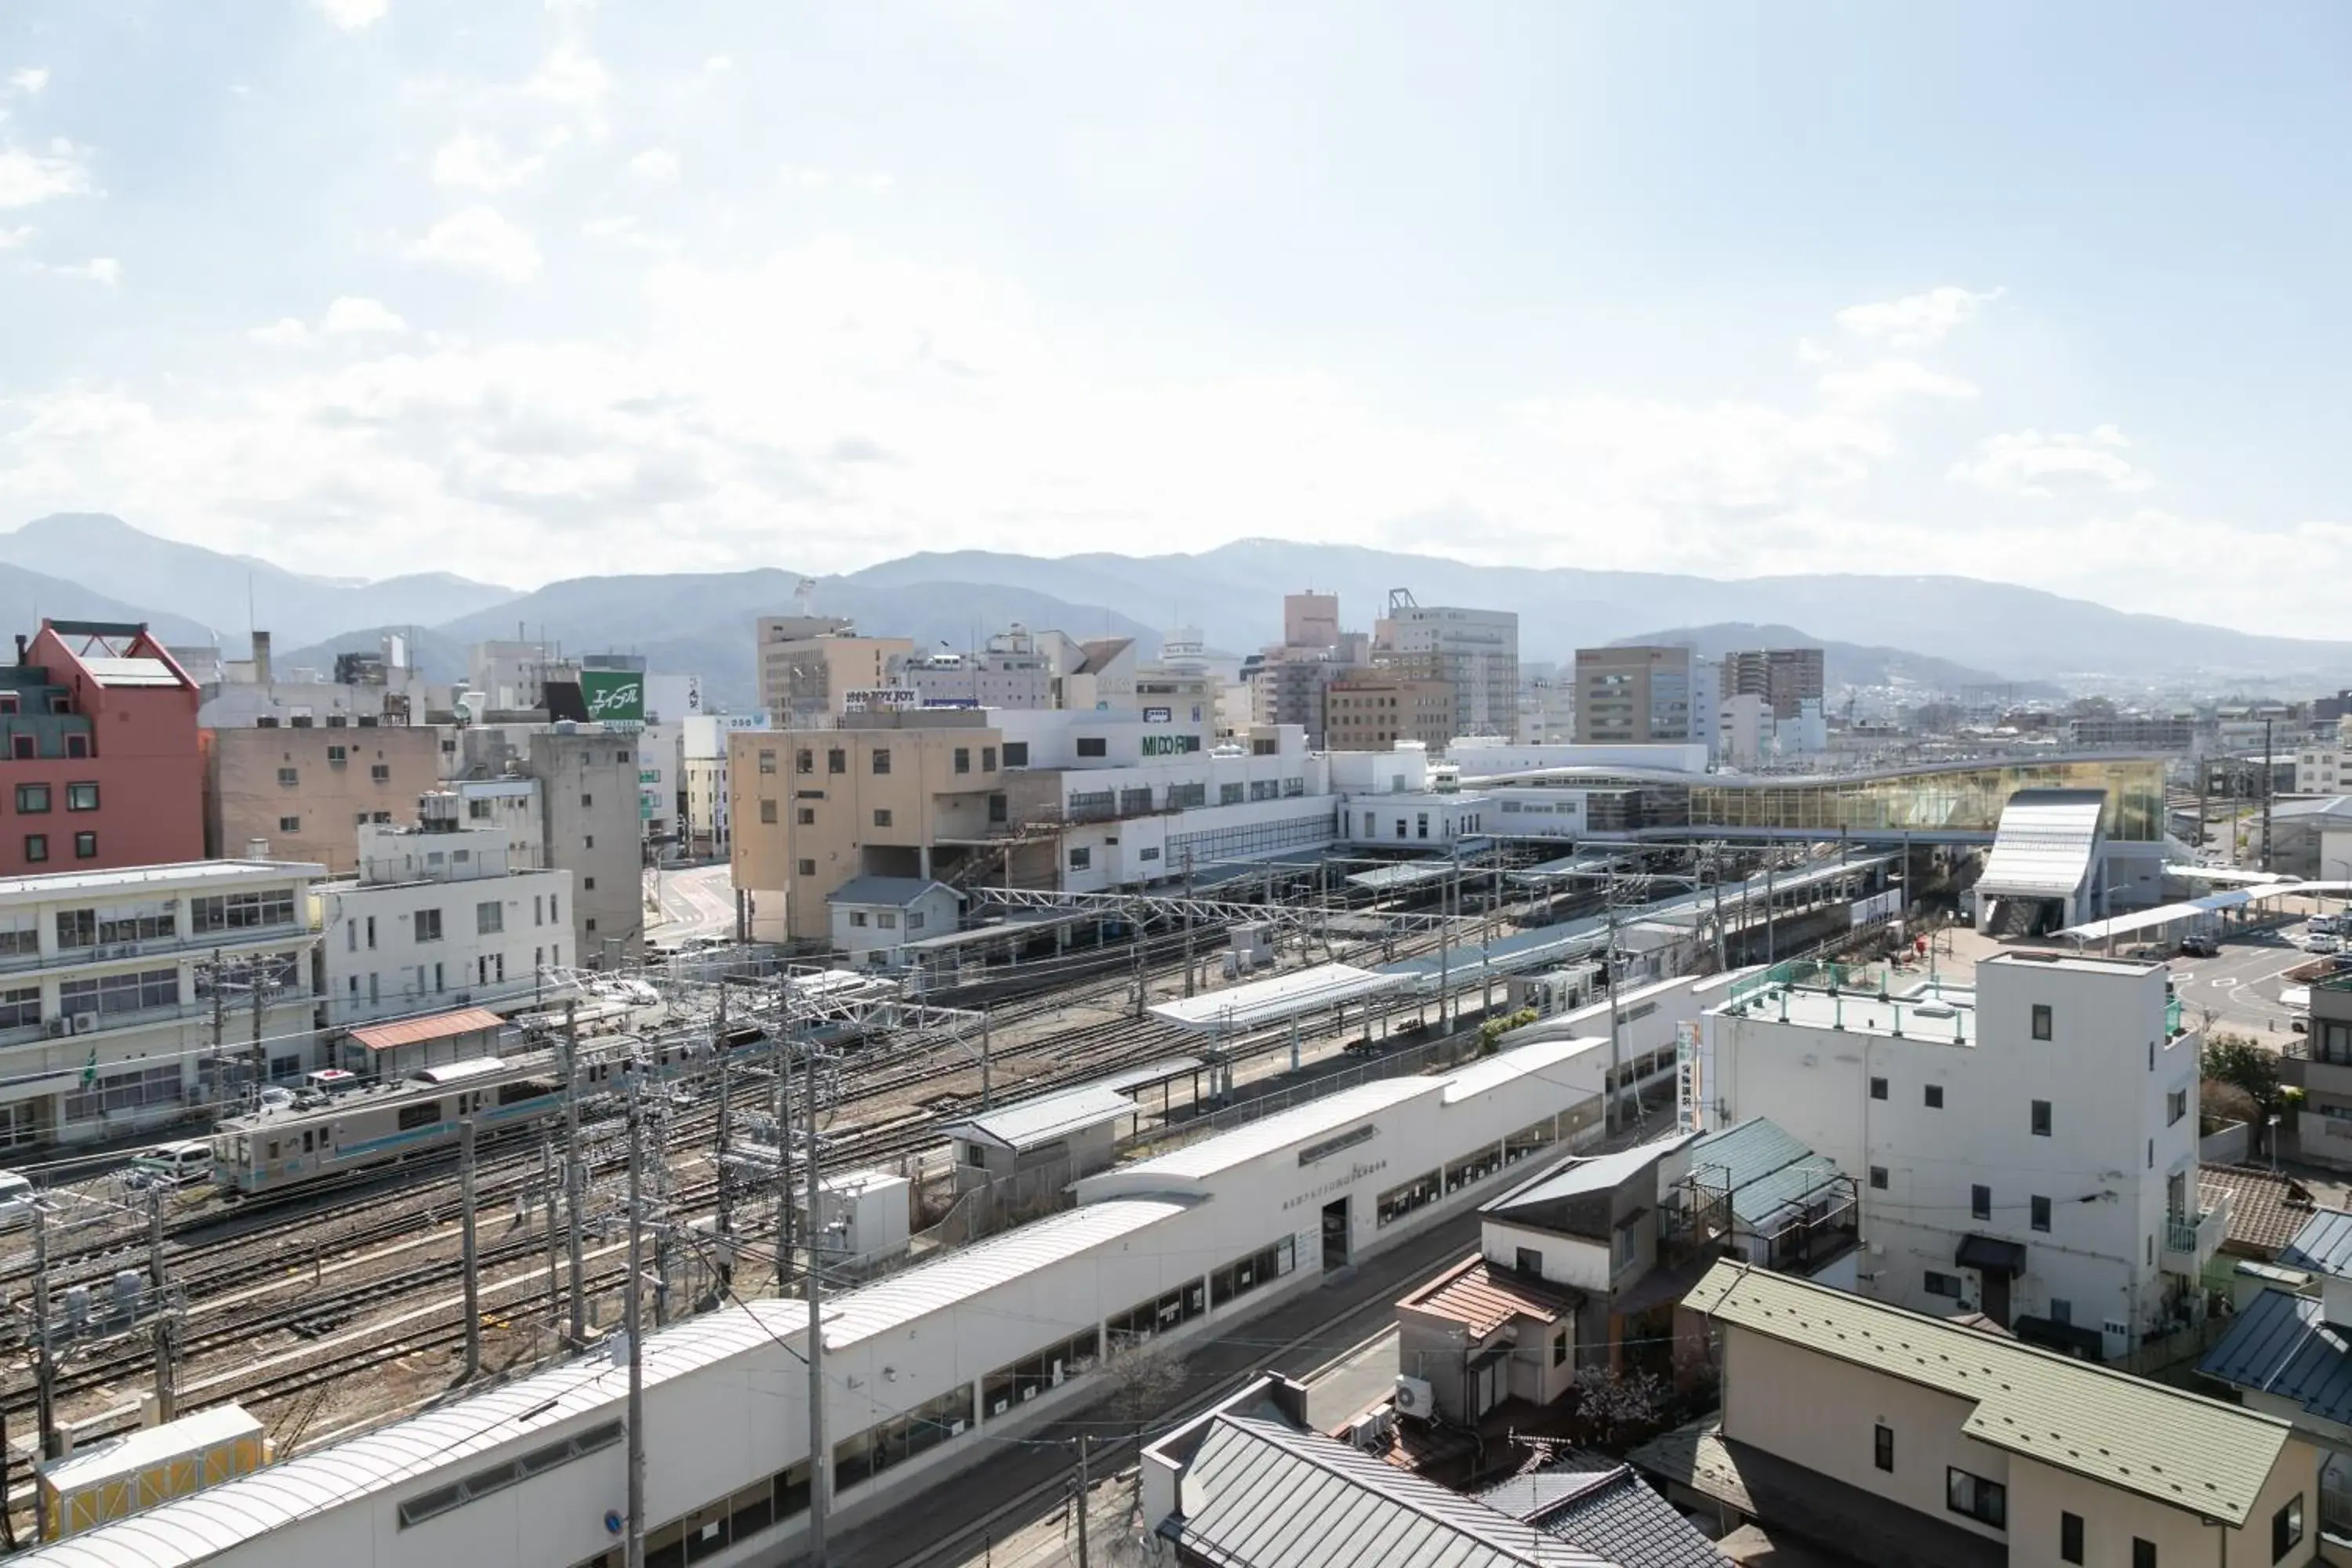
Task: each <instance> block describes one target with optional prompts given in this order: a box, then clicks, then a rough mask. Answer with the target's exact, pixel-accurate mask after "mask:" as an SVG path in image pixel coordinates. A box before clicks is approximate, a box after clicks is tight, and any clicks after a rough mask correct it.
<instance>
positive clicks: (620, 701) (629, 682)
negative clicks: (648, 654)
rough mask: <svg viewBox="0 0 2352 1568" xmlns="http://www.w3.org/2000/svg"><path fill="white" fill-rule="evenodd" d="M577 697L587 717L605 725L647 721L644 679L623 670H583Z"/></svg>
mask: <svg viewBox="0 0 2352 1568" xmlns="http://www.w3.org/2000/svg"><path fill="white" fill-rule="evenodd" d="M580 697H581V700H582V701H583V702H584V703H585V704H587V708H588V717H589V718H591V719H593V720H595V721H600V722H603V723H607V724H642V723H644V722H645V721H646V678H645V677H644V676H642V675H638V674H635V673H634V672H633V671H630V670H625V669H583V670H582V671H581V672H580Z"/></svg>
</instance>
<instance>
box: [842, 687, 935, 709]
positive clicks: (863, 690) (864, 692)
mask: <svg viewBox="0 0 2352 1568" xmlns="http://www.w3.org/2000/svg"><path fill="white" fill-rule="evenodd" d="M922 700H923V694H922V693H921V692H919V691H918V690H916V689H914V688H913V687H911V686H865V687H859V688H858V689H856V690H853V691H845V692H844V693H842V700H841V710H842V711H843V712H845V713H887V712H892V711H895V710H898V709H902V708H917V707H920V706H921V705H922Z"/></svg>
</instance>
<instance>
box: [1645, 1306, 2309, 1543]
mask: <svg viewBox="0 0 2352 1568" xmlns="http://www.w3.org/2000/svg"><path fill="white" fill-rule="evenodd" d="M1683 1304H1684V1305H1685V1306H1686V1307H1688V1308H1690V1309H1691V1310H1694V1311H1697V1312H1702V1313H1705V1314H1706V1315H1707V1316H1709V1317H1711V1318H1714V1319H1716V1320H1717V1321H1722V1322H1727V1323H1731V1324H1734V1325H1736V1326H1738V1328H1741V1329H1743V1330H1746V1331H1749V1332H1752V1333H1758V1334H1762V1335H1765V1336H1768V1337H1769V1338H1772V1339H1776V1340H1780V1341H1782V1342H1787V1343H1790V1344H1793V1345H1795V1346H1797V1347H1799V1348H1800V1349H1801V1350H1804V1351H1806V1352H1810V1353H1811V1354H1814V1355H1821V1356H1827V1357H1830V1358H1831V1359H1832V1360H1836V1361H1841V1362H1844V1363H1848V1364H1850V1365H1853V1366H1859V1367H1864V1368H1866V1369H1869V1370H1871V1371H1874V1372H1878V1373H1883V1374H1885V1375H1886V1376H1889V1377H1894V1378H1898V1379H1901V1380H1902V1381H1904V1382H1906V1383H1912V1384H1919V1385H1921V1386H1923V1387H1927V1388H1932V1389H1935V1390H1937V1392H1939V1393H1943V1394H1949V1395H1952V1396H1953V1397H1955V1398H1958V1399H1965V1400H1968V1401H1969V1402H1971V1403H1972V1404H1973V1405H1974V1406H1975V1408H1974V1409H1973V1411H1972V1412H1971V1413H1970V1415H1969V1418H1968V1420H1967V1421H1966V1422H1964V1423H1963V1424H1962V1426H1961V1431H1962V1432H1963V1433H1964V1434H1965V1435H1966V1436H1969V1437H1972V1438H1974V1439H1975V1440H1976V1441H1978V1442H1979V1443H1984V1444H1987V1445H1989V1446H1990V1447H1996V1448H2000V1449H2002V1450H2004V1451H2006V1452H2008V1453H2011V1454H2014V1455H2017V1456H2019V1457H2021V1458H2028V1459H2032V1460H2033V1461H2035V1462H2037V1463H2040V1464H2043V1465H2048V1466H2051V1467H2053V1468H2057V1469H2062V1470H2067V1471H2070V1472H2072V1473H2074V1474H2076V1475H2080V1476H2083V1477H2084V1478H2086V1479H2091V1480H2095V1481H2097V1482H2100V1483H2101V1484H2103V1485H2106V1486H2111V1487H2115V1488H2117V1489H2121V1490H2125V1491H2129V1492H2134V1493H2137V1494H2138V1495H2139V1496H2142V1497H2147V1498H2151V1499H2153V1500H2156V1501H2158V1502H2161V1503H2165V1504H2168V1506H2171V1507H2174V1508H2179V1509H2185V1510H2189V1511H2191V1512H2193V1513H2196V1514H2199V1515H2201V1516H2205V1517H2209V1518H2214V1519H2220V1520H2222V1521H2226V1522H2228V1523H2231V1524H2234V1525H2242V1524H2244V1523H2245V1522H2246V1521H2247V1520H2248V1519H2249V1518H2250V1517H2251V1516H2252V1512H2253V1509H2254V1505H2255V1502H2256V1500H2258V1499H2259V1498H2260V1497H2261V1495H2262V1491H2263V1486H2264V1485H2265V1484H2266V1483H2267V1482H2268V1481H2269V1479H2270V1475H2271V1470H2272V1468H2273V1466H2275V1465H2276V1463H2277V1461H2278V1457H2279V1453H2280V1450H2281V1449H2282V1448H2284V1446H2285V1444H2286V1440H2287V1437H2288V1436H2289V1435H2290V1433H2291V1431H2292V1428H2290V1427H2289V1426H2287V1424H2286V1423H2285V1422H2284V1421H2280V1420H2276V1419H2274V1418H2273V1417H2271V1416H2267V1415H2257V1414H2255V1413H2254V1412H2252V1411H2249V1410H2242V1409H2240V1408H2238V1407H2237V1406H2235V1405H2224V1404H2222V1403H2221V1402H2220V1401H2218V1400H2212V1399H2207V1398H2204V1397H2202V1396H2201V1395H2199V1394H2189V1393H2187V1392H2185V1391H2183V1390H2181V1389H2178V1388H2173V1387H2169V1386H2168V1385H2166V1384H2159V1383H2153V1382H2150V1381H2148V1380H2147V1379H2145V1378H2138V1377H2133V1376H2131V1375H2129V1374H2128V1373H2121V1372H2114V1371H2110V1370H2109V1369H2107V1368H2105V1367H2103V1366H2097V1365H2095V1364H2093V1363H2087V1362H2082V1361H2077V1360H2075V1359H2074V1358H2073V1357H2070V1356H2064V1355H2060V1354H2058V1353H2057V1352H2053V1351H2045V1350H2042V1349H2039V1348H2036V1347H2034V1346H2032V1345H2028V1344H2024V1343H2021V1342H2017V1341H2013V1340H1998V1339H1993V1338H1991V1337H1990V1336H1988V1335H1985V1334H1979V1333H1976V1332H1974V1331H1970V1330H1968V1329H1964V1328H1960V1327H1957V1326H1956V1325H1954V1324H1952V1323H1949V1322H1948V1321H1943V1320H1941V1319H1937V1318H1929V1317H1926V1316H1923V1315H1921V1314H1919V1313H1916V1312H1910V1311H1906V1310H1903V1309H1902V1308H1899V1307H1892V1306H1888V1305H1886V1304H1885V1303H1883V1302H1878V1301H1871V1300H1864V1298H1862V1297H1860V1296H1855V1295H1853V1294H1851V1293H1849V1292H1847V1291H1843V1290H1838V1289H1832V1288H1831V1287H1829V1286H1826V1285H1817V1284H1815V1283H1813V1282H1812V1281H1811V1280H1808V1279H1798V1278H1796V1277H1794V1276H1791V1275H1787V1274H1777V1273H1773V1272H1771V1271H1769V1270H1768V1269H1762V1268H1750V1267H1748V1266H1747V1265H1744V1264H1738V1263H1731V1262H1718V1263H1717V1264H1716V1265H1715V1267H1714V1268H1711V1269H1709V1270H1708V1271H1707V1275H1706V1279H1702V1280H1701V1281H1700V1282H1699V1284H1698V1287H1697V1289H1694V1290H1693V1291H1692V1292H1691V1293H1690V1294H1689V1295H1688V1296H1686V1297H1685V1298H1684V1300H1683Z"/></svg>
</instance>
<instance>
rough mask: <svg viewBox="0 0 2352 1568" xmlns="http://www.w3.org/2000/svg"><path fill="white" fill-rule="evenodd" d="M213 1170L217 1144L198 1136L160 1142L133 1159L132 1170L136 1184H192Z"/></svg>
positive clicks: (179, 1185)
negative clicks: (214, 1152) (170, 1141)
mask: <svg viewBox="0 0 2352 1568" xmlns="http://www.w3.org/2000/svg"><path fill="white" fill-rule="evenodd" d="M212 1173H213V1146H212V1145H211V1144H210V1143H207V1142H204V1141H203V1140H201V1139H194V1138H192V1139H188V1140H186V1141H185V1142H178V1143H158V1144H157V1145H155V1147H153V1148H152V1149H150V1150H148V1151H147V1152H145V1153H142V1154H141V1155H140V1156H139V1157H138V1158H137V1159H135V1160H133V1161H131V1173H130V1174H131V1183H132V1184H133V1185H136V1186H159V1185H160V1186H166V1187H184V1186H190V1185H193V1184H195V1183H197V1182H201V1181H204V1180H205V1179H206V1178H207V1177H209V1176H210V1175H211V1174H212Z"/></svg>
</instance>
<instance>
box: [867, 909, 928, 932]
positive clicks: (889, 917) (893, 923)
mask: <svg viewBox="0 0 2352 1568" xmlns="http://www.w3.org/2000/svg"><path fill="white" fill-rule="evenodd" d="M849 923H850V924H851V925H854V926H861V927H862V926H864V925H866V923H867V921H866V911H865V910H850V911H849ZM872 923H873V925H874V928H875V929H876V930H877V931H897V930H898V910H875V911H874V918H873V922H872ZM907 929H908V931H920V930H922V929H923V911H922V910H908V911H907Z"/></svg>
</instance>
